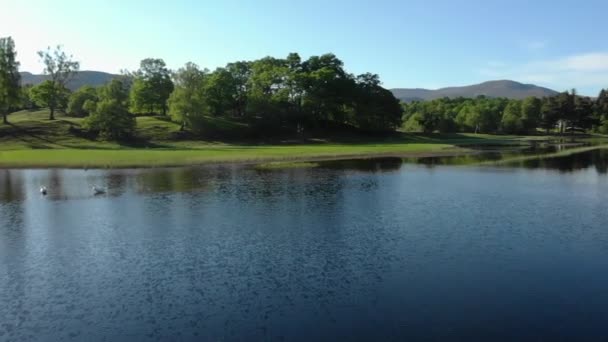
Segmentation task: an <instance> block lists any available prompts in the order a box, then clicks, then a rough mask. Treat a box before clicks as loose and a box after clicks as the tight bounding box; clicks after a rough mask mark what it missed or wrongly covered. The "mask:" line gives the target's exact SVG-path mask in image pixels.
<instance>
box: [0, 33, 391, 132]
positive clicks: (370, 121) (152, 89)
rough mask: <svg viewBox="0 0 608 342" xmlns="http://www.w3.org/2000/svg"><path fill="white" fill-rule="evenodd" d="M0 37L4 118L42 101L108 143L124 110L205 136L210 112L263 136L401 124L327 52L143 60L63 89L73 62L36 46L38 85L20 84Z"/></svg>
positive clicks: (365, 83) (374, 81)
mask: <svg viewBox="0 0 608 342" xmlns="http://www.w3.org/2000/svg"><path fill="white" fill-rule="evenodd" d="M5 40H7V41H9V42H10V44H8V43H6V44H5V43H4V41H5ZM2 42H3V43H2V44H3V45H2V48H1V50H0V51H8V53H5V52H0V53H2V56H5V55H6V56H7V57H2V61H3V62H2V64H1V66H0V74H1V75H5V74H6V75H8V76H7V77H4V76H2V77H3V78H2V80H3V81H2V82H3V83H2V88H0V89H3V93H4V92H5V91H4V89H9V90H10V94H8V93H7V95H6V96H4V95H2V96H3V97H0V100H1V102H0V104H2V107H1V108H2V112H3V113H4V114H5V115H4V119H5V122H6V118H7V117H6V113H8V112H9V111H11V110H12V111H14V110H18V109H22V108H33V107H45V108H49V110H50V113H49V119H50V120H53V119H54V118H55V112H56V111H58V110H59V111H64V112H66V113H67V114H69V115H74V116H81V117H87V119H86V120H85V127H86V128H87V129H89V130H91V131H94V132H95V133H99V134H100V135H102V136H103V137H106V138H110V139H118V138H128V137H129V135H130V134H131V133H133V132H134V125H135V120H134V119H133V115H161V116H166V117H167V118H170V119H171V120H173V121H175V122H177V123H179V124H180V125H181V127H182V129H183V130H190V131H192V132H194V133H202V132H204V131H205V129H206V127H205V125H206V122H207V121H208V118H210V117H221V118H228V119H231V120H238V121H241V122H243V123H247V124H248V125H249V126H250V127H253V128H254V129H258V130H260V131H263V132H265V133H268V134H283V133H294V132H302V131H303V130H306V129H310V128H326V129H332V128H335V127H353V128H357V129H360V130H365V131H388V130H394V129H396V128H398V127H400V125H401V123H402V121H401V120H402V112H403V111H402V108H401V105H400V103H399V100H397V99H396V98H395V97H394V96H393V94H392V93H391V92H390V91H389V90H387V89H384V88H383V87H382V86H381V82H380V79H379V77H378V75H375V74H370V73H366V74H361V75H357V76H355V75H353V74H351V73H348V72H347V71H346V70H345V68H344V64H343V62H342V61H341V60H340V59H339V58H338V57H336V56H335V55H333V54H325V55H322V56H312V57H310V58H308V59H307V60H302V59H301V58H300V56H299V55H298V54H297V53H291V54H289V55H288V56H287V57H286V58H274V57H265V58H262V59H259V60H254V61H239V62H234V63H229V64H227V65H226V66H225V67H220V68H217V69H215V70H213V71H210V70H208V69H204V68H200V67H198V66H197V65H196V64H194V63H187V64H186V65H185V66H184V67H182V68H180V69H178V70H176V71H172V70H170V69H169V68H167V66H166V64H165V62H164V61H163V60H162V59H157V58H148V59H144V60H142V61H141V63H140V68H139V69H138V70H137V71H135V72H125V73H124V74H123V75H121V76H120V77H116V78H115V79H113V80H112V82H110V83H109V84H106V85H104V86H102V87H99V88H94V87H90V86H84V87H82V88H80V89H78V90H76V91H74V92H70V91H69V90H68V88H67V84H68V82H69V80H70V79H72V77H73V76H74V75H75V74H76V73H77V72H78V70H79V67H80V65H79V63H78V62H76V61H74V59H73V57H72V56H69V55H67V54H66V53H65V52H64V51H63V50H62V49H61V47H57V48H55V49H48V50H46V51H41V52H39V56H40V58H41V61H42V63H43V64H44V67H45V68H44V73H45V74H46V75H48V79H47V80H46V81H44V82H42V83H41V84H38V85H35V86H31V85H25V86H23V87H20V86H19V73H18V67H19V64H18V62H17V61H16V60H15V56H16V53H15V50H14V42H13V41H12V39H11V38H3V40H2ZM5 45H6V46H5ZM5 60H6V61H8V62H7V63H4V61H5ZM5 64H6V65H5ZM9 76H10V77H9ZM5 78H6V82H5V81H4V79H5Z"/></svg>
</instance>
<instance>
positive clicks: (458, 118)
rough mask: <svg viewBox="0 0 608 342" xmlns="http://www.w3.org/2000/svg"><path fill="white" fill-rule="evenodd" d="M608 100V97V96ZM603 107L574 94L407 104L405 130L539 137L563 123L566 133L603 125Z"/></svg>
mask: <svg viewBox="0 0 608 342" xmlns="http://www.w3.org/2000/svg"><path fill="white" fill-rule="evenodd" d="M604 98H608V96H606V95H604ZM604 101H605V102H602V103H608V100H604ZM599 107H600V106H599V105H598V104H597V101H596V103H595V104H594V103H593V102H592V101H591V99H589V98H587V97H581V96H577V95H576V93H575V92H574V91H573V92H572V93H569V92H565V93H562V94H559V95H557V96H553V97H546V98H542V99H539V98H536V97H528V98H526V99H524V100H523V101H521V100H509V99H504V98H486V97H483V96H479V97H477V98H475V99H465V98H456V99H450V98H443V99H436V100H432V101H425V102H412V103H408V104H404V105H403V108H404V115H403V119H404V121H405V122H406V124H405V125H404V126H403V129H405V130H406V131H418V130H419V129H422V130H424V131H425V132H433V131H439V132H441V133H447V132H453V131H455V130H459V131H461V132H471V133H498V132H504V133H517V134H529V133H535V132H536V129H537V128H539V127H540V128H543V129H545V130H546V131H547V132H549V131H550V130H553V129H554V128H555V127H556V126H557V125H558V123H559V124H560V127H562V129H565V127H571V128H574V129H579V130H589V129H591V128H592V127H599V125H600V120H601V119H602V115H601V114H599V112H600V111H601V110H598V109H597V108H599ZM606 108H608V104H607V105H606ZM414 122H415V123H416V124H414Z"/></svg>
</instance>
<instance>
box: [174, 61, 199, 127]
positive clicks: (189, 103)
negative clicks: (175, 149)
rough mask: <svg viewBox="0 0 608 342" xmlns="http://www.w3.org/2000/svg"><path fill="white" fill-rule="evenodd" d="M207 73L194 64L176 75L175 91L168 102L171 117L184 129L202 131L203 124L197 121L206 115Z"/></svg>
mask: <svg viewBox="0 0 608 342" xmlns="http://www.w3.org/2000/svg"><path fill="white" fill-rule="evenodd" d="M207 73H208V72H207V70H200V69H199V67H198V65H196V64H194V63H186V65H185V66H184V67H183V68H180V69H179V70H178V71H177V72H176V73H175V75H174V79H175V89H174V90H173V92H172V93H171V96H170V97H169V101H168V102H169V115H170V116H171V119H172V120H173V121H175V122H179V123H180V124H181V127H182V129H184V128H186V127H188V128H190V129H193V130H198V129H200V126H199V125H200V124H201V122H199V121H197V120H196V119H197V118H198V117H201V116H203V115H205V114H206V104H205V102H204V100H203V99H204V96H203V95H204V94H203V91H204V89H203V87H204V85H205V78H206V77H207Z"/></svg>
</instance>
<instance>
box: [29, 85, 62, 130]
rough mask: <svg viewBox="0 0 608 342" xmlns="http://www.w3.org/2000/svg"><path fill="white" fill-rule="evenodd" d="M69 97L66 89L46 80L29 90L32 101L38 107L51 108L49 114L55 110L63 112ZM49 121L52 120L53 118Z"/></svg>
mask: <svg viewBox="0 0 608 342" xmlns="http://www.w3.org/2000/svg"><path fill="white" fill-rule="evenodd" d="M69 96H70V91H69V90H68V89H67V88H65V87H61V86H59V85H57V84H53V82H52V81H51V80H46V81H44V82H42V83H40V84H38V85H36V86H34V87H32V89H30V98H31V99H32V101H34V102H35V103H36V105H38V106H39V107H47V108H52V109H51V113H53V111H54V110H56V109H60V110H64V109H65V108H66V107H67V104H68V98H69ZM51 115H53V114H51ZM51 120H54V116H52V119H51Z"/></svg>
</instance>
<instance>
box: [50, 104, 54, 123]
mask: <svg viewBox="0 0 608 342" xmlns="http://www.w3.org/2000/svg"><path fill="white" fill-rule="evenodd" d="M49 109H50V110H51V114H50V115H49V120H55V108H54V107H51V108H49Z"/></svg>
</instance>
